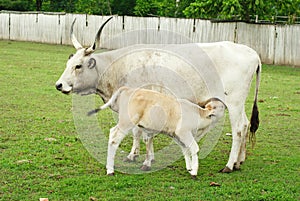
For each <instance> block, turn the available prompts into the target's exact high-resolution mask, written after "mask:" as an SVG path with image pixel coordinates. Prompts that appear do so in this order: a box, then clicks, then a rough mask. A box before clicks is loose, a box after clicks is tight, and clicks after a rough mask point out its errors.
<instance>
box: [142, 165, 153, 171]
mask: <svg viewBox="0 0 300 201" xmlns="http://www.w3.org/2000/svg"><path fill="white" fill-rule="evenodd" d="M141 170H142V171H150V170H151V167H150V166H147V165H143V166H142V167H141Z"/></svg>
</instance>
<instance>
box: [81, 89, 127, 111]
mask: <svg viewBox="0 0 300 201" xmlns="http://www.w3.org/2000/svg"><path fill="white" fill-rule="evenodd" d="M124 89H125V87H121V88H119V89H118V90H117V91H116V92H115V93H114V94H113V96H112V97H111V98H110V99H109V101H107V103H105V104H104V105H102V106H101V107H100V108H97V109H94V110H91V111H89V112H88V114H87V115H88V116H91V115H93V114H96V113H97V112H99V111H101V110H104V109H106V108H108V107H110V106H111V105H113V104H114V103H115V102H116V100H117V99H118V98H119V96H120V94H121V93H122V91H123V90H124Z"/></svg>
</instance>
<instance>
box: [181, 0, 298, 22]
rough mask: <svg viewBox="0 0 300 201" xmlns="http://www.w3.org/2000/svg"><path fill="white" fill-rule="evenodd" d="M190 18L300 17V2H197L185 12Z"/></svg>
mask: <svg viewBox="0 0 300 201" xmlns="http://www.w3.org/2000/svg"><path fill="white" fill-rule="evenodd" d="M183 13H184V14H185V16H186V17H189V18H217V19H229V20H231V19H239V20H245V21H249V20H250V17H251V16H254V15H258V16H259V17H260V19H268V20H272V16H277V15H281V16H290V15H295V16H296V15H297V16H299V15H300V0H280V1H275V2H273V1H263V0H216V1H213V0H208V1H206V0H196V1H195V2H193V3H191V4H190V5H189V6H188V7H187V8H186V9H185V10H184V11H183Z"/></svg>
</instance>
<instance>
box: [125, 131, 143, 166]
mask: <svg viewBox="0 0 300 201" xmlns="http://www.w3.org/2000/svg"><path fill="white" fill-rule="evenodd" d="M132 135H133V144H132V148H131V151H130V153H129V155H128V156H127V157H126V158H125V159H124V161H125V162H134V161H135V159H136V158H137V157H138V156H139V155H140V138H141V135H142V129H141V128H139V127H137V126H136V127H134V128H133V129H132Z"/></svg>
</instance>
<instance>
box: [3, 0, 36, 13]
mask: <svg viewBox="0 0 300 201" xmlns="http://www.w3.org/2000/svg"><path fill="white" fill-rule="evenodd" d="M32 9H34V7H33V0H0V10H16V11H28V10H32Z"/></svg>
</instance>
